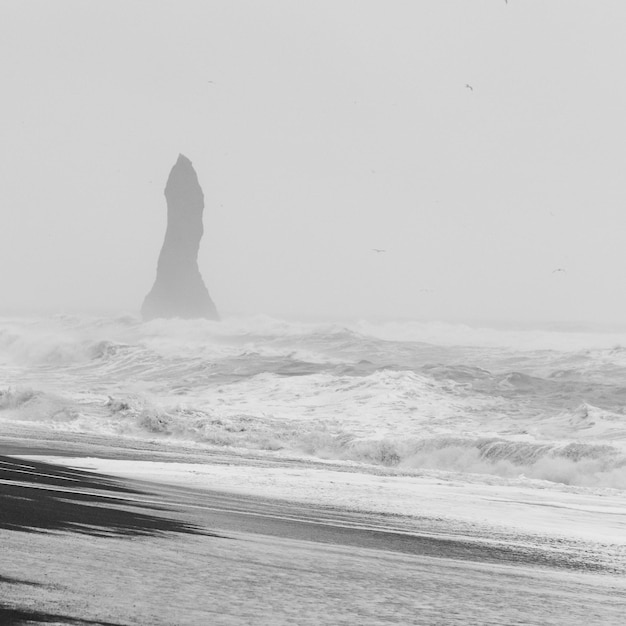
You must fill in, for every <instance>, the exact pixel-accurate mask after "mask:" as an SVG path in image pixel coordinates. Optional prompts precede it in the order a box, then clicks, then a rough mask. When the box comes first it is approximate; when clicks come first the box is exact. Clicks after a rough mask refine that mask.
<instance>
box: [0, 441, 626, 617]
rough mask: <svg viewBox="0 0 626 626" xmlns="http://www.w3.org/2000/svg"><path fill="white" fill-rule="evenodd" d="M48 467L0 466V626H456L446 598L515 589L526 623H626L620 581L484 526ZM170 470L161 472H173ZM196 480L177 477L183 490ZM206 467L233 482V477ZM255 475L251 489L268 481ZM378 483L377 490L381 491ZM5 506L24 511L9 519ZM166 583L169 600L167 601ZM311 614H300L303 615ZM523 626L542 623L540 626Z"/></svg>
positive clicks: (595, 565)
mask: <svg viewBox="0 0 626 626" xmlns="http://www.w3.org/2000/svg"><path fill="white" fill-rule="evenodd" d="M26 448H27V449H29V450H30V452H34V451H37V452H41V451H46V450H45V448H43V449H42V448H41V446H40V445H39V444H36V443H33V445H30V443H26V442H25V443H24V444H23V445H22V446H21V451H22V452H23V451H24V449H26ZM13 451H14V452H15V451H16V450H13ZM3 452H5V450H3V449H2V446H1V445H0V453H3ZM47 452H50V451H49V450H48V451H47ZM27 457H28V458H27ZM47 458H48V461H53V460H56V462H44V461H43V460H42V455H34V454H31V455H25V454H20V455H19V456H4V457H0V500H2V502H0V504H2V506H0V521H1V522H2V523H1V524H0V534H1V536H2V543H3V546H5V549H4V554H5V559H4V564H3V566H2V570H1V571H0V592H1V595H2V597H3V598H4V600H3V601H2V602H0V618H2V619H5V622H6V623H15V624H17V623H22V621H24V620H26V619H30V620H33V621H37V620H39V621H42V620H43V619H44V618H45V619H48V621H50V619H53V618H54V620H56V621H57V622H60V623H67V624H88V623H89V624H94V623H96V624H111V625H113V624H114V625H117V626H119V625H120V624H125V625H126V624H145V623H153V624H163V625H164V626H165V625H166V624H173V623H176V624H190V625H191V624H201V623H218V624H222V623H223V624H246V623H250V620H251V619H252V620H253V621H255V622H256V623H262V624H283V623H284V624H287V623H293V620H294V619H296V620H297V621H298V623H302V624H334V623H348V621H345V620H350V619H353V618H354V616H355V615H362V616H363V619H361V622H362V623H364V624H378V623H381V622H382V621H397V622H398V623H432V621H433V620H435V621H437V620H440V619H441V618H442V616H447V617H446V618H445V619H444V621H438V623H450V624H452V623H457V622H456V621H455V618H454V615H452V613H454V610H453V609H452V608H451V607H450V606H449V588H450V585H452V586H454V587H459V586H460V587H461V588H463V589H465V591H464V592H463V593H465V594H467V595H468V598H469V597H471V598H475V597H478V598H479V599H480V598H484V597H486V596H489V598H490V602H491V603H492V605H494V606H495V605H497V602H495V601H494V598H496V597H498V598H500V600H501V599H502V597H505V596H507V594H508V596H510V599H511V601H512V602H513V601H514V599H516V598H517V596H516V595H515V594H516V593H517V591H515V589H516V587H517V586H519V585H520V584H522V585H523V587H524V589H525V590H526V591H525V592H524V598H525V599H526V600H527V599H528V597H532V598H537V600H536V603H535V607H534V608H532V607H531V609H529V608H528V607H526V608H525V609H523V610H522V609H521V608H520V609H519V610H520V611H521V613H520V615H526V617H527V618H528V616H529V615H530V614H532V612H533V611H538V612H539V613H540V614H542V615H543V611H544V610H545V605H546V603H547V605H551V603H556V604H554V606H555V607H556V606H562V603H563V601H564V598H565V597H570V594H572V595H571V598H572V599H573V598H574V597H576V598H581V597H583V598H586V604H583V605H581V606H578V607H577V606H575V605H573V606H572V607H570V608H568V609H567V612H566V613H567V614H566V615H565V614H561V617H563V618H564V619H563V621H559V620H558V619H557V620H556V621H552V622H551V623H557V624H558V623H563V624H565V623H572V621H571V620H572V619H574V617H573V613H572V612H574V613H575V612H577V611H578V612H580V611H582V613H580V615H579V616H578V617H577V618H576V619H583V618H584V617H585V616H587V617H588V615H587V613H586V611H588V610H589V607H593V611H595V612H596V613H597V612H598V611H600V613H601V614H602V615H603V621H602V623H604V624H612V623H615V624H617V623H619V616H622V615H623V610H624V609H625V608H626V603H622V604H621V606H622V607H623V608H619V605H620V601H619V600H618V598H620V597H622V598H623V597H626V596H625V593H626V582H625V581H624V577H623V575H622V576H620V575H617V572H616V570H615V569H614V568H612V567H610V564H609V563H603V562H594V561H593V560H586V559H585V554H584V552H581V553H578V554H576V553H574V552H572V551H571V549H565V550H564V549H563V545H560V546H558V549H555V548H556V547H555V546H550V545H549V544H546V545H539V544H536V545H527V544H525V541H528V537H526V538H525V540H522V538H521V537H520V536H518V537H517V540H515V538H514V537H513V536H510V537H509V541H508V543H507V541H504V537H503V536H499V537H498V536H492V537H487V536H480V533H481V532H482V531H481V528H480V527H476V526H474V527H472V526H471V525H467V526H465V527H463V526H462V525H458V524H457V525H455V524H454V523H451V522H450V520H442V519H438V518H436V517H429V516H428V515H422V516H402V515H393V514H385V513H378V514H377V513H375V512H371V511H370V512H364V511H361V512H359V511H355V510H350V509H347V508H346V507H340V506H332V505H331V504H329V503H328V502H326V503H324V502H321V503H320V502H317V503H315V502H308V503H307V502H297V501H288V500H285V499H276V498H271V497H267V495H259V494H257V495H251V494H247V495H246V494H243V493H236V492H233V491H226V490H224V489H222V490H219V489H209V488H208V487H207V484H205V487H204V488H197V487H194V486H185V485H183V484H180V483H179V484H171V483H170V484H167V483H163V482H158V481H156V480H154V478H155V476H154V474H153V475H152V478H153V479H152V480H143V479H142V477H141V472H135V476H134V477H133V478H131V477H128V476H121V475H114V474H112V473H110V472H108V473H105V472H96V471H94V470H93V468H85V467H83V468H80V467H79V466H80V465H83V466H85V465H87V464H88V463H89V459H88V458H86V457H83V458H82V459H78V458H70V457H64V456H61V450H60V449H59V448H57V449H55V450H54V454H53V455H50V454H48V455H47ZM91 461H92V462H93V461H94V459H93V458H92V459H91ZM98 461H99V462H104V461H103V460H102V459H99V460H98ZM115 462H116V461H114V460H113V461H111V460H110V459H109V460H108V463H113V464H115ZM117 462H119V463H123V464H126V467H125V468H124V472H125V473H129V470H132V467H133V466H135V468H137V467H138V466H137V465H133V464H138V463H139V464H140V463H147V465H148V467H150V466H151V465H153V464H154V463H155V462H146V461H145V460H144V461H128V459H126V460H119V459H118V460H117ZM161 463H162V462H161ZM128 464H130V466H129V465H128ZM166 465H168V464H166ZM169 465H170V466H171V467H170V468H169V469H170V470H171V469H172V468H173V467H174V466H175V465H176V464H172V463H170V464H169ZM199 467H201V466H199V465H198V464H188V467H186V468H185V469H186V470H187V474H184V475H185V476H190V475H191V474H190V473H189V470H191V469H193V468H196V470H197V469H198V468H199ZM214 467H215V468H221V469H222V470H224V471H232V470H233V467H234V466H227V465H216V466H214ZM165 469H167V467H166V468H165ZM253 469H254V472H255V473H257V474H259V473H263V472H267V471H268V470H269V469H271V468H267V467H266V468H263V467H254V468H253ZM153 470H154V468H153ZM277 471H278V472H282V473H285V472H287V473H289V472H290V471H297V472H299V474H300V479H302V475H303V471H304V470H303V469H302V468H300V469H297V470H296V469H291V470H289V469H287V468H285V467H282V468H278V470H277ZM308 471H309V472H322V471H328V470H314V469H309V470H308ZM130 473H132V471H131V472H130ZM248 475H249V474H248ZM341 476H343V477H348V478H349V477H350V476H351V474H350V473H349V472H335V473H334V474H333V478H334V479H337V478H340V477H341ZM369 478H372V477H369ZM377 478H378V479H380V480H383V481H386V483H387V485H388V484H389V477H388V476H382V477H377ZM214 486H215V485H214ZM222 486H223V485H222ZM16 502H18V503H22V504H20V505H19V506H21V510H20V511H18V513H19V514H18V515H17V516H16V505H15V503H16ZM24 503H25V504H24ZM18 508H19V507H18ZM11 511H12V513H11ZM7 515H8V518H7ZM11 515H12V518H11ZM29 516H30V517H29ZM16 517H17V520H16V519H15V518H16ZM482 530H484V527H483V528H482ZM95 563H97V564H98V565H97V568H96V569H94V564H95ZM209 564H210V565H209ZM294 568H295V569H294ZM291 572H294V573H295V572H297V578H294V577H293V576H292V575H291ZM398 576H400V578H398ZM172 577H174V578H172ZM168 580H176V585H175V586H174V587H169V586H168V583H167V582H166V581H168ZM330 581H334V583H332V585H333V591H332V593H330V592H329V588H328V584H329V583H330ZM364 581H367V583H366V584H365V582H364ZM416 588H419V589H420V593H419V594H417V595H416V594H415V589H416ZM371 589H376V590H377V591H376V593H375V594H372V593H371V591H368V590H371ZM409 589H410V590H412V591H409ZM200 590H202V592H200ZM207 590H208V591H207ZM198 594H199V595H198ZM267 594H270V596H271V598H272V605H273V607H272V608H271V609H270V607H269V606H268V605H267V603H266V600H265V599H264V598H265V597H266V596H267ZM294 594H295V597H296V598H297V601H294ZM311 594H313V595H312V596H311ZM337 594H340V596H341V598H342V600H341V602H340V603H339V604H337V603H335V599H336V598H337ZM422 594H429V596H428V597H430V598H431V601H432V603H433V607H434V608H433V609H432V610H433V611H435V613H433V614H432V615H431V617H428V616H426V617H424V621H423V622H420V621H417V622H416V621H409V620H413V619H414V617H415V615H416V614H418V613H416V611H418V612H419V611H420V610H421V611H424V610H426V609H424V607H423V606H422ZM310 596H311V597H310ZM540 597H541V598H543V599H542V600H541V601H539V598H540ZM526 600H525V601H526ZM311 601H313V605H310V603H311ZM472 601H473V602H476V606H475V607H473V606H469V605H468V606H465V607H464V613H463V619H465V620H467V619H468V617H470V618H471V616H474V620H477V621H480V620H481V619H483V618H484V610H485V609H484V606H481V602H480V600H475V599H474V600H472ZM515 601H517V600H515ZM389 602H392V603H393V604H394V609H393V611H392V613H389V606H388V605H389ZM307 603H309V609H308V610H309V611H310V615H308V614H305V613H304V612H303V607H304V606H307ZM611 603H612V604H611ZM216 607H217V608H216ZM364 607H367V608H366V609H365V608H364ZM428 610H430V609H428ZM428 610H427V612H428ZM517 610H518V609H517V608H515V607H514V608H512V609H508V608H507V611H513V612H514V613H515V611H517ZM555 610H556V609H555ZM559 610H562V609H559ZM364 611H365V612H364ZM450 611H452V613H450ZM449 613H450V614H449ZM539 613H538V614H539ZM594 614H595V613H594ZM507 615H508V613H507ZM296 616H297V617H296ZM385 616H386V617H385ZM18 618H19V619H20V620H21V621H18ZM565 618H566V619H565ZM11 619H13V620H14V621H12V622H11V621H9V620H11ZM64 620H65V621H64ZM342 620H344V621H342ZM496 621H497V620H496ZM525 623H537V624H539V623H543V622H542V621H541V619H540V618H539V617H537V619H536V620H535V621H533V620H532V619H531V620H529V621H527V622H525ZM586 623H594V622H593V621H589V620H588V619H587V622H586Z"/></svg>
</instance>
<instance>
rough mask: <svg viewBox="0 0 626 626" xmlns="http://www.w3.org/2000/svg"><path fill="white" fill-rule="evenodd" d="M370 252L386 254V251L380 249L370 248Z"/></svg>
mask: <svg viewBox="0 0 626 626" xmlns="http://www.w3.org/2000/svg"><path fill="white" fill-rule="evenodd" d="M372 250H373V251H374V252H377V253H380V252H387V250H381V249H380V248H372Z"/></svg>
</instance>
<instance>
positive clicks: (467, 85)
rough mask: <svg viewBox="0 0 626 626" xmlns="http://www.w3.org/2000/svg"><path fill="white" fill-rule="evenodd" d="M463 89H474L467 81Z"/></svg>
mask: <svg viewBox="0 0 626 626" xmlns="http://www.w3.org/2000/svg"><path fill="white" fill-rule="evenodd" d="M465 89H469V90H470V91H472V92H473V91H474V88H473V87H472V86H471V85H470V84H469V83H465Z"/></svg>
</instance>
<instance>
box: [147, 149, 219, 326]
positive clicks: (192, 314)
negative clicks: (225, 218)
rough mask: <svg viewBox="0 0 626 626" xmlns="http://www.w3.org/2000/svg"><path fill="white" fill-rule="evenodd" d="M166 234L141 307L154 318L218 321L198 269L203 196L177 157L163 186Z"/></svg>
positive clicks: (183, 159)
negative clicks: (154, 279)
mask: <svg viewBox="0 0 626 626" xmlns="http://www.w3.org/2000/svg"><path fill="white" fill-rule="evenodd" d="M165 199H166V200H167V230H166V232H165V241H164V242H163V247H162V248H161V254H160V255H159V262H158V265H157V276H156V281H155V282H154V286H153V287H152V290H151V291H150V293H149V294H148V295H147V296H146V299H145V300H144V302H143V306H142V307H141V315H142V317H143V319H144V320H150V319H154V318H155V317H183V318H197V317H204V318H207V319H212V320H216V319H219V316H218V314H217V310H216V309H215V305H214V304H213V301H212V300H211V296H209V292H208V290H207V288H206V286H205V284H204V281H203V280H202V276H201V275H200V270H199V269H198V249H199V248H200V239H201V238H202V234H203V232H204V229H203V227H202V211H203V210H204V194H203V193H202V188H201V187H200V184H199V183H198V177H197V175H196V172H195V170H194V169H193V166H192V165H191V161H190V160H189V159H188V158H187V157H186V156H183V155H182V154H180V155H179V156H178V161H176V164H175V165H174V167H173V168H172V171H171V172H170V175H169V178H168V179H167V185H166V186H165Z"/></svg>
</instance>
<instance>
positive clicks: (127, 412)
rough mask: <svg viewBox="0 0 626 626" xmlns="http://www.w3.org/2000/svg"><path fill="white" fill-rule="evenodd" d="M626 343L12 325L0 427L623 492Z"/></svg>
mask: <svg viewBox="0 0 626 626" xmlns="http://www.w3.org/2000/svg"><path fill="white" fill-rule="evenodd" d="M617 340H620V341H621V339H620V337H619V336H617V335H612V336H610V337H607V336H606V335H605V334H601V333H600V334H595V335H592V334H590V333H587V334H577V333H571V332H568V333H558V332H547V331H541V332H539V331H535V330H532V331H515V332H514V333H511V332H510V331H500V330H496V331H491V330H489V329H473V328H470V327H467V326H452V325H442V324H430V325H428V324H423V323H403V324H398V323H386V324H372V323H368V322H359V323H355V324H352V325H342V324H319V323H318V324H304V323H290V322H285V321H281V320H273V319H271V318H267V317H257V318H252V319H234V320H226V321H224V322H221V323H217V322H207V321H204V320H195V321H184V320H154V321H151V322H149V323H142V322H140V321H138V320H137V319H134V318H132V317H118V318H84V317H77V316H74V317H71V316H58V317H55V318H52V319H30V320H21V319H13V320H2V321H0V374H1V380H3V381H6V383H5V384H4V385H3V386H2V387H0V391H1V392H2V395H0V419H4V420H10V421H12V422H14V423H20V422H28V423H30V424H33V423H36V424H39V425H40V426H42V427H45V428H50V429H54V430H57V431H58V430H68V431H75V432H93V433H105V434H106V433H113V434H118V435H124V436H128V437H135V438H148V439H155V440H159V441H163V442H166V441H188V442H194V443H195V444H197V445H202V446H209V447H231V448H237V449H239V450H250V451H255V452H271V453H273V454H288V455H292V456H293V455H301V456H306V455H309V456H315V457H318V458H326V459H340V460H349V461H352V462H357V463H368V464H380V465H386V466H394V467H399V468H403V469H405V470H406V471H411V470H414V469H419V468H428V469H436V470H445V471H454V472H464V473H468V474H470V473H471V474H484V475H497V476H502V477H519V476H520V475H523V476H526V477H528V478H539V479H545V480H550V481H555V482H561V483H566V484H573V485H583V486H590V487H602V486H608V487H617V488H620V489H626V417H625V416H624V399H625V398H626V387H625V386H624V383H623V381H624V380H626V378H625V375H626V350H623V349H621V348H619V347H618V346H617V345H616V344H615V343H614V342H616V341H617ZM608 346H611V347H608Z"/></svg>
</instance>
